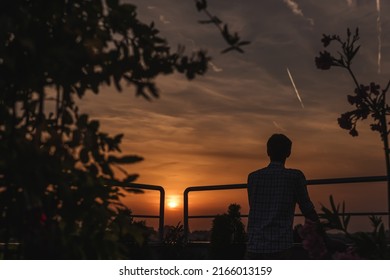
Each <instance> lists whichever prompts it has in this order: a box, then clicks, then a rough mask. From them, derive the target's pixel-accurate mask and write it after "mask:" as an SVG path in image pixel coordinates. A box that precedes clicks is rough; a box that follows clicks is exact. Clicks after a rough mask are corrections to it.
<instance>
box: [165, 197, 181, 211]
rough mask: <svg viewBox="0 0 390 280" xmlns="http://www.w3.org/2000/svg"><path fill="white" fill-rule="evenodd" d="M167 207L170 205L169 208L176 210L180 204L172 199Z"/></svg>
mask: <svg viewBox="0 0 390 280" xmlns="http://www.w3.org/2000/svg"><path fill="white" fill-rule="evenodd" d="M167 205H168V208H170V209H175V208H177V206H179V203H178V202H177V200H175V199H170V200H169V201H168V203H167Z"/></svg>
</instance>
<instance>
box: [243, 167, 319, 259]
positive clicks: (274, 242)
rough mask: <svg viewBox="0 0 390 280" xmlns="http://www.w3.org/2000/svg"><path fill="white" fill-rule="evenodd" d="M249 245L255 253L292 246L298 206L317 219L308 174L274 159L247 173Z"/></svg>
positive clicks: (313, 218)
mask: <svg viewBox="0 0 390 280" xmlns="http://www.w3.org/2000/svg"><path fill="white" fill-rule="evenodd" d="M248 198H249V208H250V210H249V218H248V247H247V250H248V251H249V252H253V253H273V252H278V251H283V250H286V249H288V248H290V247H292V245H293V229H292V227H293V221H294V211H295V205H296V204H298V206H299V208H300V210H301V212H302V214H303V215H304V216H305V217H307V218H309V219H311V220H318V216H317V213H316V212H315V210H314V206H313V203H312V202H311V201H310V198H309V195H308V192H307V188H306V179H305V175H304V174H303V173H302V172H301V171H300V170H296V169H287V168H285V167H284V165H283V164H282V163H278V162H271V163H270V164H269V165H268V167H266V168H263V169H260V170H257V171H254V172H252V173H250V174H249V176H248Z"/></svg>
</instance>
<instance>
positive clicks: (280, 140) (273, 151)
mask: <svg viewBox="0 0 390 280" xmlns="http://www.w3.org/2000/svg"><path fill="white" fill-rule="evenodd" d="M291 146H292V142H291V140H290V139H289V138H288V137H287V136H286V135H284V134H273V135H272V136H271V137H270V138H269V139H268V142H267V153H268V156H269V157H270V158H271V160H276V161H283V160H286V158H288V157H289V156H290V154H291Z"/></svg>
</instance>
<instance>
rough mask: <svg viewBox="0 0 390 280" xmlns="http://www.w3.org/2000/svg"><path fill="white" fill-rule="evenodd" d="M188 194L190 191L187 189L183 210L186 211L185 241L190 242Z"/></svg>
mask: <svg viewBox="0 0 390 280" xmlns="http://www.w3.org/2000/svg"><path fill="white" fill-rule="evenodd" d="M188 192H189V190H188V189H186V190H185V191H184V201H183V209H184V217H183V221H184V241H185V242H188V235H189V226H188Z"/></svg>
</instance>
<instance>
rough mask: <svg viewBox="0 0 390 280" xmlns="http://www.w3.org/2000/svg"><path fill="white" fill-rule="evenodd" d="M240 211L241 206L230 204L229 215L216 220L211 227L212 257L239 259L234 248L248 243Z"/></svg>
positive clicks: (220, 216) (219, 216)
mask: <svg viewBox="0 0 390 280" xmlns="http://www.w3.org/2000/svg"><path fill="white" fill-rule="evenodd" d="M240 209H241V206H240V205H238V204H230V205H229V207H228V211H227V213H224V214H222V215H218V216H216V217H215V218H214V220H213V224H212V227H211V248H212V249H211V250H212V252H211V255H212V256H214V257H217V258H230V257H232V258H238V255H237V252H234V249H233V248H234V247H235V246H237V245H238V246H240V245H242V244H243V243H244V242H245V241H246V233H245V226H244V224H243V223H242V221H241V213H240ZM238 253H240V252H238Z"/></svg>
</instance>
